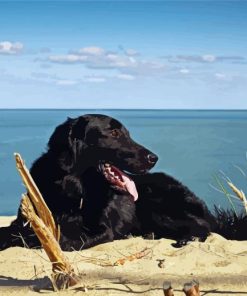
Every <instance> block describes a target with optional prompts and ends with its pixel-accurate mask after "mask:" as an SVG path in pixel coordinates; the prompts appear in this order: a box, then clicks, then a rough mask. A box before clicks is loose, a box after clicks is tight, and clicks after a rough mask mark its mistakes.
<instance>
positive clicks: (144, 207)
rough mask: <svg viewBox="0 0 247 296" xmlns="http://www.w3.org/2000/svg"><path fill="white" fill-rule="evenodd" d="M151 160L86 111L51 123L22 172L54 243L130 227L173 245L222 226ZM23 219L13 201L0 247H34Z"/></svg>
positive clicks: (121, 234) (103, 238)
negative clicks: (46, 211) (47, 218)
mask: <svg viewBox="0 0 247 296" xmlns="http://www.w3.org/2000/svg"><path fill="white" fill-rule="evenodd" d="M157 160H158V157H157V156H156V155H155V154H154V153H152V152H151V151H149V150H148V149H146V148H145V147H143V146H141V145H139V144H137V143H136V142H134V141H133V140H132V139H131V137H130V135H129V132H128V130H127V129H126V128H125V127H124V126H123V125H122V124H121V123H120V122H119V121H117V120H115V119H113V118H111V117H109V116H105V115H99V114H98V115H91V114H89V115H84V116H80V117H78V118H75V119H71V118H68V120H67V121H66V122H65V123H63V124H61V125H59V126H58V127H57V128H56V129H55V131H54V133H53V134H52V136H51V138H50V140H49V143H48V149H47V152H46V153H44V154H43V155H41V157H40V158H38V159H37V160H36V161H35V162H34V164H33V166H32V168H31V171H30V172H31V175H32V177H33V178H34V180H35V182H36V184H37V186H38V187H39V189H40V191H41V193H42V195H43V197H44V199H45V201H46V203H47V205H48V207H49V208H50V210H51V211H52V213H53V215H54V218H55V220H56V222H57V223H58V224H59V225H60V227H61V239H60V244H61V247H62V249H63V250H68V251H70V250H72V249H76V250H79V249H83V248H89V247H92V246H94V245H97V244H100V243H105V242H109V241H112V240H114V239H122V238H126V237H128V235H130V234H132V235H134V236H143V237H150V235H152V236H153V237H154V238H163V237H164V238H171V239H175V240H177V241H178V243H177V246H181V245H183V244H184V243H186V242H187V241H188V240H193V238H194V237H198V238H199V239H200V240H202V241H203V240H205V239H206V237H207V236H208V234H209V233H210V231H212V230H213V231H217V230H219V229H220V228H222V227H220V226H219V224H220V223H219V221H218V220H217V219H216V218H215V217H214V216H213V215H212V214H211V213H210V211H209V210H208V209H207V207H206V205H205V203H204V202H203V201H201V200H200V199H199V198H198V197H196V196H195V194H193V193H192V192H191V191H190V190H189V189H188V188H187V187H185V186H184V185H182V184H181V183H180V182H178V181H177V180H175V179H174V178H172V177H170V176H168V175H166V174H164V173H152V174H151V173H148V171H149V170H150V169H151V168H152V167H153V166H154V165H155V163H156V162H157ZM218 214H219V213H218ZM222 215H223V216H224V213H223V214H222ZM228 216H229V215H228ZM228 216H227V215H225V216H224V217H225V219H228ZM245 222H246V221H245ZM25 225H26V223H25V221H24V219H23V217H22V215H21V211H20V209H19V212H18V216H17V219H16V220H15V221H14V222H13V223H12V224H11V225H10V226H9V227H3V228H0V250H3V249H6V248H8V247H10V246H23V239H24V241H25V242H26V244H27V245H28V246H29V247H40V243H39V241H38V239H37V238H36V236H35V234H34V233H33V231H32V229H31V227H30V226H29V225H26V226H25ZM243 227H244V228H245V227H246V223H244V225H243ZM243 227H242V228H243ZM228 229H229V227H227V230H226V234H229V233H230V232H229V231H228ZM237 232H238V230H237V231H235V234H234V235H235V236H234V235H233V236H232V237H233V238H238V235H236V233H237ZM230 237H231V236H230ZM243 239H244V238H243ZM175 246H176V245H175Z"/></svg>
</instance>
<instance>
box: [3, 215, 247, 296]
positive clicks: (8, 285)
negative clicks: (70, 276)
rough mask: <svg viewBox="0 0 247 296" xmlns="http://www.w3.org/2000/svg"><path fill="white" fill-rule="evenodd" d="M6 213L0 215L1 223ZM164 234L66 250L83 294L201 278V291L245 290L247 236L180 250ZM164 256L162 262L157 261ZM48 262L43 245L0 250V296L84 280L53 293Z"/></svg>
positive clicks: (177, 285)
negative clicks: (142, 253) (139, 254)
mask: <svg viewBox="0 0 247 296" xmlns="http://www.w3.org/2000/svg"><path fill="white" fill-rule="evenodd" d="M10 219H13V217H11V218H6V217H3V218H0V225H1V226H2V225H6V224H7V223H8V222H9V220H10ZM172 242H173V241H171V240H167V239H161V240H155V241H152V240H144V239H142V238H131V239H128V240H122V241H115V242H113V243H107V244H102V245H99V246H96V247H94V248H91V249H88V250H84V251H81V252H71V253H66V254H67V256H68V257H69V259H70V261H71V262H73V265H74V267H75V270H76V271H77V272H78V273H80V274H81V276H82V282H83V283H84V284H85V285H86V286H87V288H88V292H87V295H137V294H140V295H156V296H158V295H163V292H162V284H163V282H164V281H167V280H168V281H171V282H172V285H173V287H174V289H175V295H177V296H179V295H184V294H183V293H182V292H181V288H182V286H183V283H185V282H186V281H190V280H192V279H197V280H199V282H200V286H201V290H202V291H204V292H206V294H205V293H201V294H202V295H247V241H243V242H238V241H229V240H226V239H224V238H223V237H221V236H219V235H217V234H212V235H211V236H209V237H208V239H207V240H206V242H205V243H200V242H194V243H192V244H190V245H188V246H185V247H183V248H181V249H175V248H173V247H172V246H171V243H172ZM144 248H150V254H149V255H147V256H146V257H144V258H142V259H136V260H134V261H132V262H130V261H126V263H125V264H124V265H123V266H100V265H96V264H93V263H90V262H86V261H88V259H86V258H85V257H87V258H88V257H90V258H94V260H96V262H97V263H98V264H100V263H102V262H105V261H107V262H111V263H114V262H115V261H116V260H118V259H119V258H124V257H125V256H128V255H131V254H134V253H136V252H140V251H141V250H143V249H144ZM159 259H164V260H165V261H164V267H163V268H160V267H159V266H158V263H159V261H158V260H159ZM50 274H51V266H50V263H49V262H48V260H47V256H46V255H45V253H44V251H42V250H30V249H25V248H19V247H15V248H10V249H7V250H5V251H1V252H0V295H4V296H5V295H6V296H8V295H38V294H37V291H39V292H41V293H42V295H48V294H49V295H56V294H59V295H78V293H82V292H81V291H83V288H82V287H83V285H78V286H77V287H74V288H71V289H70V290H69V291H62V292H59V293H58V292H53V294H51V292H52V290H51V284H50V281H49V279H48V277H49V276H50Z"/></svg>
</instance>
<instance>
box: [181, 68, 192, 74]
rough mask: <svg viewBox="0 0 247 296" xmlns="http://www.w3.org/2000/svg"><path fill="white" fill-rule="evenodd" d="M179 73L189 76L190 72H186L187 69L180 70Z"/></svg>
mask: <svg viewBox="0 0 247 296" xmlns="http://www.w3.org/2000/svg"><path fill="white" fill-rule="evenodd" d="M179 72H180V73H182V74H189V73H190V70H188V69H180V70H179Z"/></svg>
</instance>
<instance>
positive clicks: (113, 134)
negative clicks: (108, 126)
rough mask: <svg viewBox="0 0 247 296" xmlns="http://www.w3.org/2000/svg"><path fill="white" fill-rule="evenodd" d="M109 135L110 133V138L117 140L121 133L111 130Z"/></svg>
mask: <svg viewBox="0 0 247 296" xmlns="http://www.w3.org/2000/svg"><path fill="white" fill-rule="evenodd" d="M110 133H111V136H112V137H113V138H119V137H120V135H121V132H120V131H119V130H117V129H114V130H111V132H110Z"/></svg>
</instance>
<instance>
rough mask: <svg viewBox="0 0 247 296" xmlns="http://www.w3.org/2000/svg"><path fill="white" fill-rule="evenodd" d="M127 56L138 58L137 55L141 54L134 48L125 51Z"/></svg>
mask: <svg viewBox="0 0 247 296" xmlns="http://www.w3.org/2000/svg"><path fill="white" fill-rule="evenodd" d="M125 54H126V55H128V56H137V55H139V52H138V51H136V50H135V49H133V48H129V49H126V50H125Z"/></svg>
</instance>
